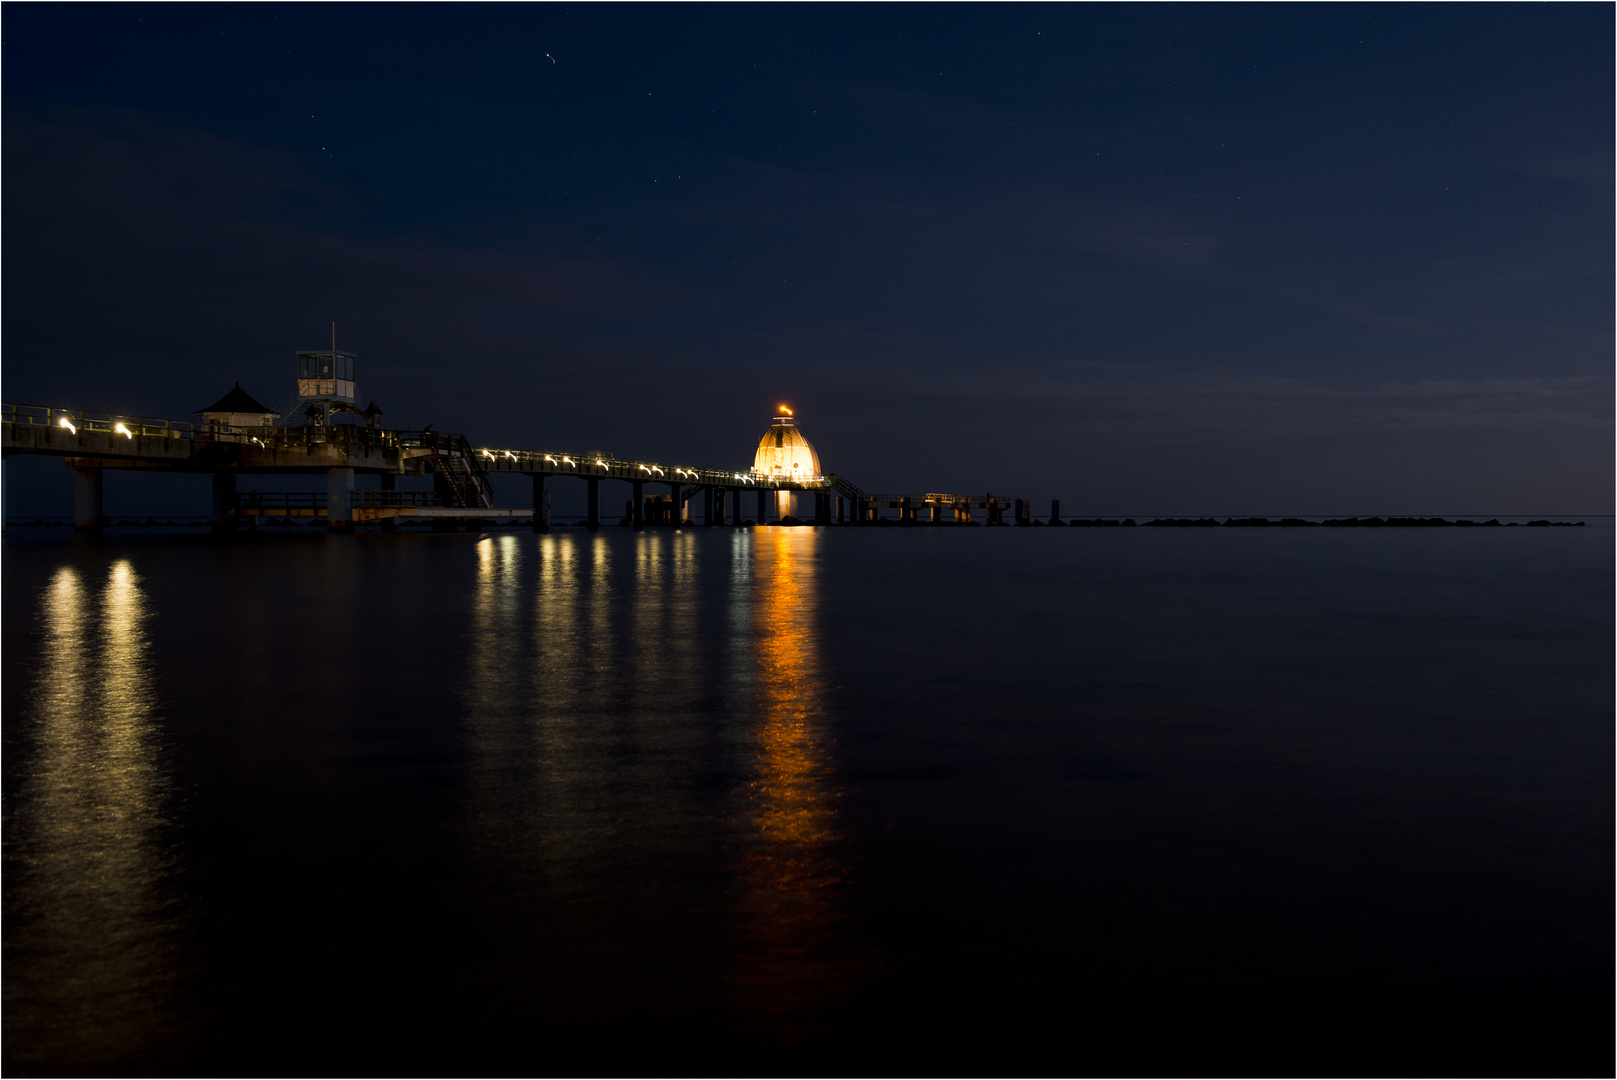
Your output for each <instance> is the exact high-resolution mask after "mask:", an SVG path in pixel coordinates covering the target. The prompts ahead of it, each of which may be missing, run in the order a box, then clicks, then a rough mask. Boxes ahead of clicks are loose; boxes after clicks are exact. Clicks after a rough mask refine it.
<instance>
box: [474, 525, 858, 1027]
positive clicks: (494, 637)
mask: <svg viewBox="0 0 1617 1080" xmlns="http://www.w3.org/2000/svg"><path fill="white" fill-rule="evenodd" d="M814 549H815V537H814V536H813V534H812V533H810V532H809V531H808V530H780V531H779V532H778V533H768V534H763V533H760V534H759V535H758V536H757V537H756V538H755V537H754V535H752V534H750V533H741V532H739V531H738V532H737V533H735V534H731V535H728V536H725V535H723V534H704V533H698V532H696V531H694V530H679V531H665V530H655V531H652V530H648V531H646V532H643V533H638V534H633V535H616V536H612V537H607V536H588V537H585V536H575V535H568V534H559V535H558V534H552V535H548V536H542V537H536V538H533V539H532V540H528V539H525V538H519V537H516V536H503V537H499V538H494V539H489V540H485V541H482V542H480V543H479V545H478V553H477V556H476V558H477V566H476V575H475V587H474V592H473V599H472V613H471V614H472V618H471V623H470V630H471V637H470V642H469V644H470V665H471V666H470V670H469V673H468V674H469V685H468V687H467V689H466V696H465V703H466V708H467V725H468V733H469V737H470V743H469V749H470V750H471V761H470V765H471V768H472V770H473V771H472V776H471V783H470V788H469V791H470V803H469V806H468V811H469V815H470V821H471V823H472V828H473V835H472V842H473V847H474V854H473V859H474V861H475V862H476V863H477V865H478V872H479V873H481V874H487V875H488V877H489V881H490V891H491V893H495V892H497V894H498V900H497V901H491V902H496V903H497V906H498V910H499V915H498V917H499V918H501V919H508V920H514V921H515V922H516V923H517V924H520V923H523V922H526V923H527V928H526V930H525V931H522V930H517V934H518V936H519V937H521V938H524V939H525V940H526V941H527V945H526V946H524V947H523V948H521V949H512V950H511V951H510V953H509V955H508V956H507V957H505V958H503V959H502V964H503V965H504V966H505V974H504V975H503V976H502V978H505V979H509V980H512V985H513V988H514V989H516V990H517V991H518V992H521V993H524V994H530V993H531V994H536V995H538V996H540V997H541V998H544V999H545V1000H546V1007H547V1008H549V1009H551V1010H553V1019H554V1018H555V1016H559V1015H576V1016H579V1017H581V1018H582V1017H588V1018H591V1019H593V1020H597V1021H598V1020H599V1019H600V1018H602V1017H606V1016H613V1015H620V1016H621V1015H630V1014H633V1015H653V1016H660V1017H664V1018H669V1017H674V1016H687V1017H691V1018H693V1019H698V1018H703V1017H705V1018H706V1019H707V1020H708V1021H713V1020H716V1019H718V1018H719V1017H722V1016H732V1017H733V1016H734V1015H735V1014H736V1013H740V1014H741V1015H742V1016H745V1017H748V1018H749V1020H748V1024H749V1025H750V1026H752V1027H754V1028H761V1029H762V1030H763V1033H764V1034H765V1037H767V1038H770V1039H772V1040H774V1041H777V1042H788V1043H789V1042H793V1041H798V1039H799V1038H800V1037H801V1036H802V1035H803V1034H804V1032H805V1031H806V1026H807V1025H812V1024H813V1023H814V1018H815V1017H816V1016H817V1015H818V1014H820V1013H823V1012H824V1011H825V1010H826V1009H828V1008H833V1007H835V1006H836V1005H837V1004H838V1003H839V1002H840V1000H841V999H842V998H843V997H844V996H845V992H846V989H847V987H848V985H849V983H850V979H849V977H848V976H849V970H850V969H849V968H848V965H847V964H846V963H845V962H844V960H843V959H841V958H842V957H843V956H844V955H845V954H844V951H843V950H840V949H839V948H838V947H837V945H836V941H835V940H834V939H835V938H836V936H837V934H838V933H839V931H840V929H841V925H842V922H843V917H842V914H841V911H842V900H841V886H842V882H843V878H844V870H843V867H842V864H841V862H840V861H839V860H840V854H839V845H840V844H841V842H842V838H841V834H840V832H839V831H838V828H837V809H836V800H837V789H836V776H835V771H836V770H835V764H834V761H833V760H832V757H831V741H830V738H829V735H828V734H827V732H826V730H825V724H824V720H823V713H822V710H821V701H820V697H821V695H822V693H823V689H824V687H823V677H822V675H821V673H820V661H819V653H818V631H817V628H816V627H817V611H818V608H817V600H816V596H815V591H816V588H817V574H818V565H817V562H816V559H815V550H814ZM513 929H516V927H513ZM524 951H526V956H525V957H524V956H523V955H521V954H523V953H524ZM720 1022H728V1021H720Z"/></svg>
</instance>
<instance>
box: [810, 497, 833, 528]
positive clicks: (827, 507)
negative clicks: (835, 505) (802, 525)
mask: <svg viewBox="0 0 1617 1080" xmlns="http://www.w3.org/2000/svg"><path fill="white" fill-rule="evenodd" d="M814 524H816V525H829V524H831V496H830V495H828V494H826V493H825V492H823V491H816V492H815V493H814Z"/></svg>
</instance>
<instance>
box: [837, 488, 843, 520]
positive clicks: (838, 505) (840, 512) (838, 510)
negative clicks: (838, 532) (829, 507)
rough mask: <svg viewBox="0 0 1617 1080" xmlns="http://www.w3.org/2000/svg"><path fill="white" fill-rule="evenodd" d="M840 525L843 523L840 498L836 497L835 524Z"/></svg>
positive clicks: (839, 496)
mask: <svg viewBox="0 0 1617 1080" xmlns="http://www.w3.org/2000/svg"><path fill="white" fill-rule="evenodd" d="M842 523H843V518H842V496H841V495H838V496H837V524H838V525H841V524H842Z"/></svg>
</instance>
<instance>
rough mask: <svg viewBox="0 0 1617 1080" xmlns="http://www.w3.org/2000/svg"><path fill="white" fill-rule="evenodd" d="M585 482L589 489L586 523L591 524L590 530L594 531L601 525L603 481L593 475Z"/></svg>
mask: <svg viewBox="0 0 1617 1080" xmlns="http://www.w3.org/2000/svg"><path fill="white" fill-rule="evenodd" d="M584 484H585V486H586V487H587V488H588V489H589V509H588V512H587V513H586V514H585V517H584V523H585V524H586V525H588V526H589V530H590V532H594V531H595V530H596V529H599V528H600V527H601V481H600V480H599V479H597V478H596V477H593V476H592V477H589V478H588V479H587V480H585V481H584Z"/></svg>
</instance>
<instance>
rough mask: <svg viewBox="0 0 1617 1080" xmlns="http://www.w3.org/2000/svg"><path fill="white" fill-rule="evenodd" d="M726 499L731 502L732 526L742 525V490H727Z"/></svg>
mask: <svg viewBox="0 0 1617 1080" xmlns="http://www.w3.org/2000/svg"><path fill="white" fill-rule="evenodd" d="M725 493H726V497H727V498H728V499H729V501H730V524H732V525H740V524H741V489H740V488H726V489H725Z"/></svg>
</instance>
